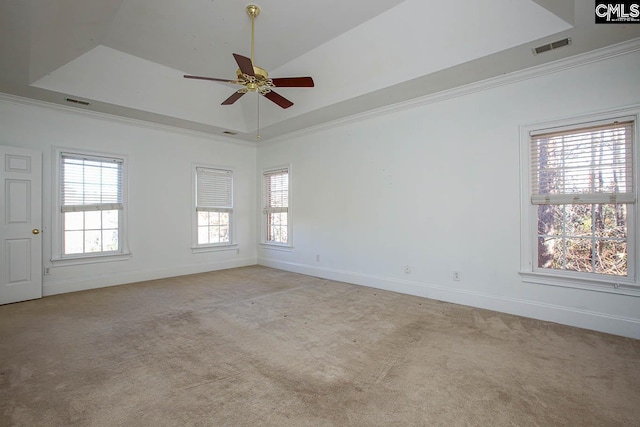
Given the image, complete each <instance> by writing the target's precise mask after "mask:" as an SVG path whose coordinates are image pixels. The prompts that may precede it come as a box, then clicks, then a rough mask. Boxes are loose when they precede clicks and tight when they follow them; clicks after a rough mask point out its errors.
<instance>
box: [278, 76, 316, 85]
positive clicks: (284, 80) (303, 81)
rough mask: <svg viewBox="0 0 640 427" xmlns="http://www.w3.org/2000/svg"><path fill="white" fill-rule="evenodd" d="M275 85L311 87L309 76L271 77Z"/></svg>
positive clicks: (311, 80) (311, 81)
mask: <svg viewBox="0 0 640 427" xmlns="http://www.w3.org/2000/svg"><path fill="white" fill-rule="evenodd" d="M271 80H272V81H273V84H274V85H275V86H276V87H313V86H314V85H313V79H312V78H311V77H281V78H276V79H271Z"/></svg>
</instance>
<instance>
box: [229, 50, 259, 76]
mask: <svg viewBox="0 0 640 427" xmlns="http://www.w3.org/2000/svg"><path fill="white" fill-rule="evenodd" d="M233 57H234V58H235V59H236V62H237V63H238V67H239V68H240V71H242V74H246V75H248V76H255V74H254V72H253V64H252V63H251V59H249V58H247V57H246V56H242V55H238V54H237V53H234V54H233Z"/></svg>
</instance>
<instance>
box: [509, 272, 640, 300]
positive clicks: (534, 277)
mask: <svg viewBox="0 0 640 427" xmlns="http://www.w3.org/2000/svg"><path fill="white" fill-rule="evenodd" d="M520 276H522V281H523V282H526V283H535V284H539V285H550V286H561V287H565V288H575V289H584V290H588V291H596V292H606V293H610V294H618V295H629V296H634V297H640V286H638V285H637V284H636V283H635V282H633V281H632V280H629V279H627V278H622V277H621V278H620V280H615V279H614V278H612V279H610V280H609V279H607V278H600V277H589V276H588V275H585V276H581V277H575V276H574V277H572V276H567V275H563V274H557V273H556V274H554V273H546V272H545V273H541V272H537V271H536V272H532V271H521V272H520Z"/></svg>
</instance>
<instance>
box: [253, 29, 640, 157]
mask: <svg viewBox="0 0 640 427" xmlns="http://www.w3.org/2000/svg"><path fill="white" fill-rule="evenodd" d="M639 50H640V37H639V38H635V39H631V40H627V41H624V42H621V43H617V44H614V45H611V46H607V47H604V48H601V49H596V50H592V51H590V52H585V53H581V54H578V55H574V56H571V57H569V58H563V59H559V60H557V61H553V62H548V63H546V64H540V65H535V66H533V67H529V68H526V69H524V70H518V71H513V72H511V73H507V74H502V75H499V76H495V77H490V78H488V79H485V80H481V81H479V82H474V83H469V84H466V85H462V86H457V87H454V88H452V89H446V90H443V91H440V92H436V93H432V94H429V95H425V96H422V97H418V98H414V99H411V100H408V101H402V102H398V103H396V104H392V105H386V106H384V107H380V108H376V109H373V110H369V111H365V112H362V113H357V114H353V115H351V116H346V117H341V118H339V119H336V120H332V121H330V122H326V123H321V124H319V125H316V126H310V127H307V128H304V129H300V130H298V131H294V132H290V133H287V134H284V135H280V136H276V137H273V138H268V139H265V140H261V143H260V144H261V145H259V146H258V148H260V146H267V145H272V144H278V143H280V142H284V141H287V140H290V139H294V138H299V137H301V136H305V135H310V134H314V133H317V132H320V131H322V130H327V129H332V128H336V127H341V126H345V125H348V124H351V123H355V122H360V121H362V120H365V119H371V118H375V117H379V116H384V115H387V114H392V113H395V112H400V111H404V110H410V109H413V108H417V107H422V106H425V105H429V104H435V103H438V102H442V101H446V100H449V99H453V98H459V97H461V96H466V95H470V94H473V93H477V92H482V91H486V90H490V89H493V88H497V87H500V86H506V85H510V84H514V83H519V82H522V81H526V80H531V79H535V78H538V77H542V76H545V75H548V74H554V73H558V72H562V71H566V70H570V69H572V68H577V67H581V66H584V65H588V64H591V63H594V62H601V61H606V60H608V59H611V58H615V57H617V56H622V55H628V54H630V53H634V52H637V51H639Z"/></svg>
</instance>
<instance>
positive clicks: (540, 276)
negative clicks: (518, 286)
mask: <svg viewBox="0 0 640 427" xmlns="http://www.w3.org/2000/svg"><path fill="white" fill-rule="evenodd" d="M620 118H624V119H627V118H629V119H631V120H634V121H635V134H634V148H633V150H634V153H633V154H634V171H633V176H634V179H636V180H637V179H638V171H639V170H640V169H639V167H640V164H639V163H640V153H638V152H639V151H640V149H638V147H640V104H635V105H631V106H626V107H621V108H616V109H608V110H605V111H599V112H594V113H590V114H586V115H581V116H573V117H571V116H568V117H562V118H556V119H553V120H549V121H545V122H539V123H529V124H524V125H521V126H520V153H519V154H520V272H519V274H520V276H521V277H522V281H523V282H526V283H537V284H541V285H553V286H565V287H569V288H578V289H585V290H592V291H599V292H608V293H616V294H623V295H629V296H638V295H640V272H639V271H638V270H639V269H640V238H638V236H637V230H640V209H639V207H638V206H637V204H631V205H630V206H629V208H628V209H629V211H630V212H631V214H630V215H629V219H630V220H629V221H628V223H627V234H628V235H629V236H634V242H633V243H634V245H629V246H628V247H627V250H628V261H627V265H628V274H629V277H617V276H605V275H597V274H593V273H582V274H581V273H576V272H566V271H558V270H549V269H542V270H541V269H538V268H537V266H535V265H534V252H535V250H534V244H535V242H536V240H537V233H536V227H534V226H532V224H533V222H534V221H535V219H534V215H535V214H534V209H535V205H532V203H531V198H530V194H531V180H530V179H529V178H530V171H531V168H530V152H529V144H530V138H531V134H532V133H535V132H536V131H538V130H545V131H546V130H550V129H565V128H567V127H573V128H579V127H580V126H583V125H586V124H590V123H602V122H604V121H607V120H612V119H620ZM637 192H638V188H637V185H636V188H635V194H634V200H637Z"/></svg>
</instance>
